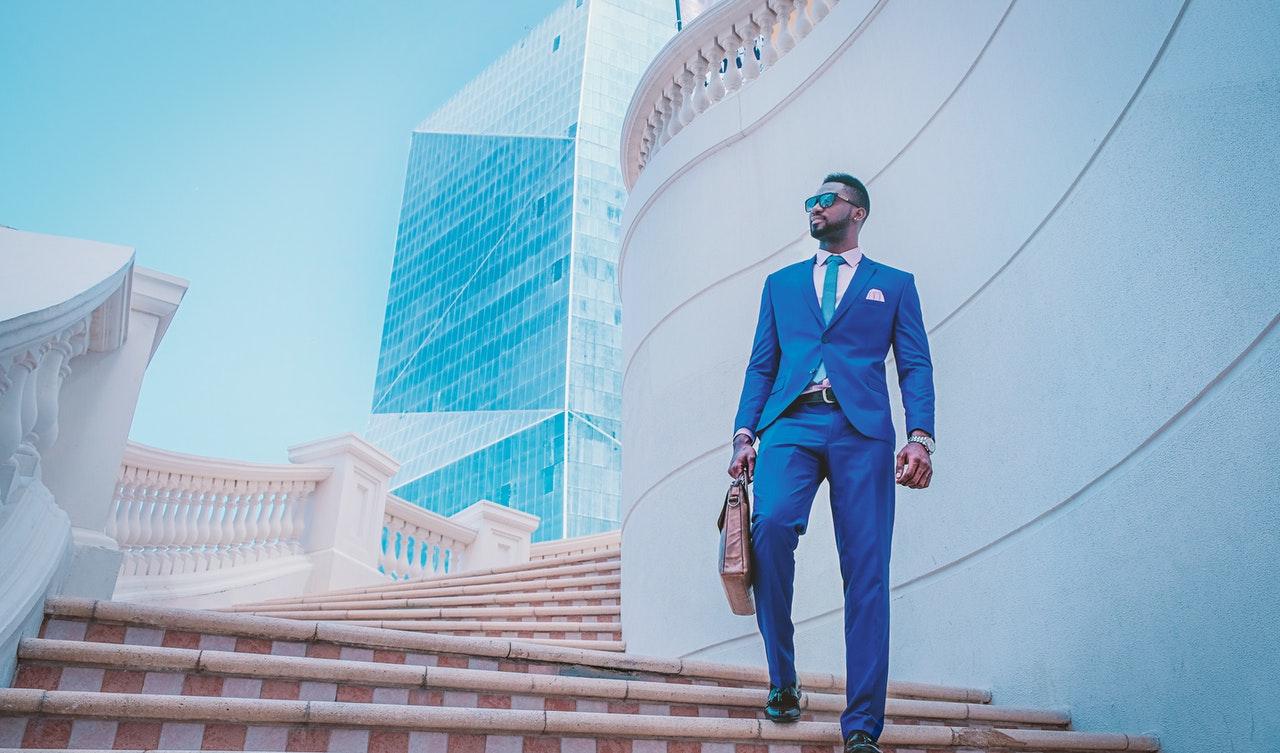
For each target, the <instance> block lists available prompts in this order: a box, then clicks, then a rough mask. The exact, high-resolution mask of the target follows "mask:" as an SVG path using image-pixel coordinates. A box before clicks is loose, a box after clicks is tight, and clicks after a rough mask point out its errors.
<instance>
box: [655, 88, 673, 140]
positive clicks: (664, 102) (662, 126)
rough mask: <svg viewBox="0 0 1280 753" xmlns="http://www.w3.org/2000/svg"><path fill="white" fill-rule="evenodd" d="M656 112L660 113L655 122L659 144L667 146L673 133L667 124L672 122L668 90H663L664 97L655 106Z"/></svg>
mask: <svg viewBox="0 0 1280 753" xmlns="http://www.w3.org/2000/svg"><path fill="white" fill-rule="evenodd" d="M654 112H656V113H657V115H658V119H657V122H656V123H655V128H656V130H657V134H658V146H660V147H661V146H665V145H666V143H667V142H668V141H670V140H671V133H670V132H669V131H668V130H667V126H669V125H670V124H671V95H670V94H669V93H668V92H667V90H663V92H662V97H661V98H660V99H659V100H658V104H657V105H655V106H654Z"/></svg>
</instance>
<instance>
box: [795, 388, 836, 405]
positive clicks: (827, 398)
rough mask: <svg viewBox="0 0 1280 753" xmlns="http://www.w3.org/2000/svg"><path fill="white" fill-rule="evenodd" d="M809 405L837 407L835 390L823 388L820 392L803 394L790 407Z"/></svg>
mask: <svg viewBox="0 0 1280 753" xmlns="http://www.w3.org/2000/svg"><path fill="white" fill-rule="evenodd" d="M809 403H823V404H825V405H839V404H840V403H838V402H836V393H835V390H833V389H831V388H830V387H824V388H823V389H822V391H820V392H817V391H815V392H805V393H804V394H802V395H800V397H798V398H796V399H795V400H794V401H792V403H791V404H792V405H806V404H809Z"/></svg>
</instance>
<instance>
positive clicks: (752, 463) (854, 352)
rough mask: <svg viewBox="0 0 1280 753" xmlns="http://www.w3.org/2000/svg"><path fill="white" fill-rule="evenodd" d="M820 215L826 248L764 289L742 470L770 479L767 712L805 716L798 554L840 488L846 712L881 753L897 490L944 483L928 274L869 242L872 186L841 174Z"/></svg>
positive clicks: (760, 554) (742, 429)
mask: <svg viewBox="0 0 1280 753" xmlns="http://www.w3.org/2000/svg"><path fill="white" fill-rule="evenodd" d="M805 210H806V211H807V212H808V214H809V234H810V235H812V236H813V237H814V238H815V239H817V241H818V253H817V255H816V256H814V257H812V258H809V259H806V260H805V261H802V262H799V263H797V264H792V265H790V266H788V267H783V268H782V269H780V270H778V271H776V272H774V273H773V274H771V275H769V277H768V278H767V279H766V280H765V283H764V292H763V295H762V296H761V300H760V318H759V321H758V323H757V324H756V336H755V343H754V345H753V346H752V348H751V360H750V362H749V363H748V364H747V373H746V380H745V382H744V384H743V386H742V397H741V399H740V400H739V402H738V414H737V416H736V418H735V419H734V425H735V426H736V427H737V432H736V433H735V434H734V437H733V448H734V451H733V460H732V461H731V463H730V465H729V475H730V476H733V477H734V478H737V477H739V476H740V475H742V474H744V473H745V474H746V475H747V477H748V478H754V480H755V505H756V507H755V511H754V514H753V515H752V518H751V550H752V557H753V566H754V573H755V578H754V582H753V584H752V586H753V590H754V593H755V600H756V620H757V623H758V624H759V626H760V634H761V636H762V637H763V638H764V645H765V655H766V658H767V660H768V664H769V679H770V685H771V686H772V687H771V688H770V692H769V700H768V703H767V704H766V705H765V714H766V716H768V717H769V718H770V719H772V720H773V721H776V722H793V721H796V720H797V719H799V718H800V707H801V693H800V688H799V684H798V682H797V679H796V669H795V647H794V634H795V627H794V625H793V624H792V622H791V600H792V593H793V585H794V581H795V550H796V545H797V544H798V543H799V540H800V536H801V534H803V533H804V532H805V528H806V527H807V526H808V522H809V510H810V508H811V507H812V506H813V498H814V495H815V494H816V493H817V490H818V485H819V484H820V483H821V482H822V481H823V479H826V480H827V481H828V483H829V487H830V490H831V516H832V519H833V520H834V522H835V535H836V548H837V550H838V551H839V556H840V574H841V576H842V579H843V581H844V637H845V677H846V683H847V685H846V698H847V705H846V707H845V710H844V713H843V714H841V717H840V727H841V732H842V733H843V735H844V745H845V751H846V753H880V748H879V747H878V746H877V744H876V740H877V739H878V738H879V737H880V733H881V731H882V730H883V728H884V707H885V696H886V693H887V690H888V682H889V548H890V542H891V539H892V536H893V510H894V481H895V480H896V481H897V483H898V484H901V485H902V486H905V487H908V488H911V489H924V488H925V487H927V486H928V485H929V482H930V480H931V479H932V476H933V466H932V464H931V463H930V455H932V453H933V449H934V448H933V434H934V429H933V365H932V363H931V362H930V359H929V341H928V337H927V335H926V333H925V329H924V321H923V319H922V317H921V314H920V297H919V295H918V294H917V293H916V286H915V278H914V277H913V276H912V275H911V274H909V273H907V272H903V271H902V270H899V269H894V268H893V267H890V266H888V265H887V264H881V263H879V262H877V261H873V260H871V259H869V258H867V257H866V256H864V255H863V253H862V250H861V249H860V248H859V246H858V232H859V231H860V230H861V229H862V226H863V225H864V224H865V223H866V221H867V216H868V215H869V214H870V212H871V199H870V196H868V194H867V189H866V186H864V185H863V184H862V182H861V181H859V180H858V179H857V178H855V177H853V176H851V175H847V174H845V173H833V174H831V175H828V176H827V177H826V178H825V179H824V180H823V182H822V185H821V186H820V187H819V188H818V192H817V194H815V195H814V196H811V197H809V199H807V200H806V201H805ZM890 347H892V348H893V354H894V362H895V366H896V367H897V371H898V385H899V387H900V388H901V391H902V404H903V408H904V409H905V411H906V426H907V433H908V435H909V437H908V440H907V442H906V444H905V445H904V446H903V447H902V449H901V450H900V451H899V452H898V453H897V460H896V464H895V461H894V454H893V447H894V441H895V435H894V427H893V421H892V417H891V415H890V412H889V390H888V385H887V384H886V382H885V363H884V362H885V356H886V354H887V353H888V351H889V348H890ZM757 437H758V438H759V440H760V449H759V457H758V459H757V455H756V449H755V447H754V444H755V440H756V438H757Z"/></svg>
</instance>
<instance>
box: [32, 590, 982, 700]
mask: <svg viewBox="0 0 1280 753" xmlns="http://www.w3.org/2000/svg"><path fill="white" fill-rule="evenodd" d="M45 611H46V613H48V614H50V615H53V616H58V617H69V618H72V619H80V620H88V619H93V620H101V621H104V622H113V623H122V624H133V625H138V626H144V627H161V628H168V629H174V630H184V631H194V632H202V631H203V632H208V633H213V634H219V635H229V636H238V637H245V638H259V639H275V640H284V641H309V640H317V641H325V642H330V643H337V644H341V645H348V646H356V647H361V648H372V649H392V650H404V651H416V652H426V653H430V652H433V651H435V652H443V653H454V654H465V655H472V656H481V657H490V658H499V659H508V658H509V659H525V660H530V661H542V662H551V663H566V664H579V665H584V666H589V667H598V668H601V669H605V670H615V671H623V672H628V671H629V672H653V673H656V674H660V675H668V676H679V677H684V678H689V677H705V678H712V679H717V678H718V679H729V680H735V681H741V682H753V683H758V684H767V683H768V673H767V672H766V671H765V670H764V668H762V667H754V666H742V665H733V664H722V663H716V662H706V661H698V660H690V659H679V658H661V657H648V656H637V655H634V654H625V655H624V654H618V653H614V652H608V651H594V650H590V649H580V648H563V647H556V646H554V645H548V644H551V643H552V641H550V640H543V641H540V642H534V641H532V640H530V639H510V638H482V637H462V636H450V635H433V634H429V633H417V632H410V631H404V630H389V629H382V628H369V627H362V626H357V625H347V624H343V623H338V622H323V621H309V620H290V619H280V618H275V617H258V616H256V615H245V614H237V613H228V612H212V611H204V610H193V609H180V608H175V607H156V606H150V605H141V604H127V603H123V602H113V601H96V600H93V599H85V598H80V597H68V596H59V597H54V598H51V599H49V600H47V601H46V602H45ZM800 682H801V683H802V684H803V685H804V686H805V687H806V688H809V689H811V690H815V691H819V690H823V689H832V690H836V691H840V692H843V689H844V678H843V677H842V676H836V675H832V674H827V673H821V672H801V673H800ZM889 687H890V693H891V694H893V695H897V696H899V697H903V696H905V697H914V698H930V699H935V700H963V701H969V702H976V703H989V702H990V700H991V693H990V692H989V691H986V690H982V689H977V688H965V687H958V686H949V685H935V684H931V683H917V682H904V681H900V680H898V681H895V680H891V681H890V683H889Z"/></svg>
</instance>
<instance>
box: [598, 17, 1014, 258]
mask: <svg viewBox="0 0 1280 753" xmlns="http://www.w3.org/2000/svg"><path fill="white" fill-rule="evenodd" d="M888 2H889V0H877V2H876V4H875V5H874V6H873V7H872V8H871V10H869V11H868V12H867V13H866V15H865V16H864V17H863V18H862V20H861V21H860V22H859V23H858V25H857V27H856V28H854V29H853V31H851V32H850V33H849V36H848V37H846V38H845V40H844V41H843V42H842V43H841V44H840V45H838V46H837V47H836V49H834V50H832V51H831V53H830V54H828V55H827V56H826V58H824V59H823V61H822V62H821V63H819V64H818V65H815V66H813V70H812V72H810V73H809V75H808V76H807V77H805V78H804V80H803V81H801V82H799V83H798V84H797V85H796V86H794V87H791V88H789V89H787V93H786V95H784V96H783V97H782V98H781V99H779V100H778V101H777V102H776V103H774V104H773V106H772V107H770V108H769V109H768V110H766V111H765V112H764V114H762V115H761V116H760V117H758V118H756V119H755V120H754V121H752V122H751V123H747V124H743V125H742V127H741V128H739V129H738V130H737V131H736V132H734V133H732V134H730V135H728V136H726V137H725V138H723V139H721V140H719V141H717V142H716V143H714V144H712V145H710V146H708V147H707V148H706V149H704V150H702V152H700V153H699V154H697V155H695V156H694V157H693V158H691V159H689V160H688V161H686V162H685V163H683V164H682V165H680V167H679V168H678V169H676V170H675V171H674V172H673V173H672V174H671V175H668V176H666V178H664V179H663V181H662V182H661V183H660V184H659V185H657V186H655V187H654V189H653V190H652V191H649V192H648V194H647V195H646V196H645V199H644V203H643V204H641V205H640V207H639V208H638V209H637V210H636V211H635V212H634V213H630V212H628V213H627V215H626V224H625V227H624V228H623V230H622V239H621V243H620V244H619V248H620V251H619V256H618V279H619V280H621V279H622V278H623V275H624V273H625V266H626V260H627V255H628V254H627V252H628V249H629V247H630V244H631V236H632V234H633V233H634V231H635V227H636V224H637V223H638V222H639V221H640V219H641V218H642V217H643V216H644V215H645V214H646V213H647V212H648V210H649V208H650V207H651V206H652V204H653V202H654V199H655V197H656V196H658V195H659V194H661V193H662V191H663V189H665V188H666V187H667V186H669V185H671V183H673V182H674V181H675V180H676V179H677V178H679V177H681V176H682V175H684V174H685V173H687V172H689V170H691V169H692V168H693V167H695V166H697V165H698V164H699V163H701V162H703V161H704V160H706V159H707V158H708V157H710V156H712V155H713V154H715V153H717V152H719V151H721V150H722V149H724V148H726V147H728V146H729V145H731V144H733V143H734V142H737V141H740V140H742V139H744V138H746V137H747V136H750V135H751V134H752V133H754V132H755V131H756V130H758V129H759V128H760V127H761V126H763V125H764V124H765V123H767V122H769V121H770V120H772V119H773V118H774V116H776V115H777V114H778V113H779V112H781V110H782V108H784V107H786V106H787V105H788V104H789V103H791V102H792V101H793V100H794V99H795V98H796V97H798V96H800V93H801V92H803V91H804V90H805V89H806V88H807V87H808V86H809V85H810V84H812V83H813V81H814V79H816V78H817V77H818V76H820V75H822V72H823V71H825V70H826V68H827V67H828V66H829V65H830V64H831V62H832V61H833V60H835V59H836V58H837V57H839V56H840V55H842V54H844V52H845V51H846V50H848V49H849V47H851V46H852V45H853V44H854V43H855V42H856V41H857V40H858V39H859V38H860V37H861V36H862V35H863V33H864V32H865V31H866V29H867V27H868V26H870V25H871V23H872V22H873V21H874V20H875V18H876V16H878V15H879V14H880V11H881V10H882V9H883V8H884V6H885V5H887V4H888ZM1012 4H1013V0H1010V7H1012ZM720 5H723V6H725V9H724V11H723V12H722V13H721V14H718V15H717V16H715V17H714V18H717V19H719V20H720V22H723V20H724V18H725V17H727V16H728V17H731V16H732V14H731V13H729V6H733V9H734V10H737V11H738V12H741V8H739V7H738V6H745V5H750V3H747V2H744V1H743V0H732V1H731V2H724V3H721V4H720ZM717 7H719V6H717ZM840 9H841V6H839V5H837V6H836V7H835V9H834V10H832V11H831V12H832V13H833V14H836V13H839V12H840ZM1005 13H1006V15H1007V13H1008V9H1006V11H1005ZM709 15H710V14H709V13H707V14H704V15H702V16H699V17H698V18H697V19H695V21H694V23H693V24H690V25H689V27H687V29H686V30H685V31H683V32H681V34H685V33H687V32H688V30H689V29H692V28H694V24H696V23H697V22H698V21H701V20H702V19H703V18H707V17H708V16H709ZM824 21H825V19H824ZM709 23H710V21H708V24H709ZM704 33H705V32H704ZM679 39H680V34H677V35H676V37H675V38H674V39H672V40H671V42H668V44H667V47H671V46H672V44H674V43H675V42H676V41H678V40H679ZM706 44H708V42H706V41H705V40H704V41H703V45H704V46H705V45H706ZM695 49H696V47H695ZM666 52H667V48H666V47H664V48H663V50H662V51H661V52H659V53H658V57H656V58H654V62H653V63H652V64H650V66H649V68H648V69H647V70H646V71H645V77H644V78H642V79H641V86H640V87H637V89H636V94H635V96H633V97H632V99H631V105H630V107H628V109H627V117H626V118H625V119H624V120H623V124H622V133H623V142H622V152H621V154H620V155H619V158H620V162H619V164H620V165H622V168H623V175H624V178H625V176H626V175H627V169H628V168H627V167H626V166H627V164H628V156H627V155H628V151H627V149H628V148H629V147H628V146H627V145H628V143H629V141H628V139H629V138H630V137H629V133H630V129H632V128H639V129H640V130H641V132H643V128H644V125H645V124H647V122H648V121H647V119H646V120H644V121H641V122H640V123H634V122H632V121H633V118H634V119H638V117H639V116H638V112H637V111H636V109H635V108H637V104H636V103H637V102H638V101H640V96H641V93H642V89H641V87H643V86H645V85H646V82H647V81H648V79H649V77H650V75H651V74H653V72H654V71H655V70H667V69H666V68H659V63H660V61H661V60H663V59H664V58H663V55H664V53H666ZM671 54H672V55H674V54H675V53H674V52H672V53H671ZM654 75H655V76H656V74H654ZM760 75H761V76H765V75H768V71H765V72H763V73H761V74H760ZM650 85H653V84H650ZM665 87H666V85H665V84H664V85H663V87H662V88H663V89H665ZM661 91H662V89H660V90H659V91H658V95H657V96H661ZM742 92H743V89H738V90H737V91H735V92H732V93H730V94H729V95H728V96H726V97H725V98H724V99H722V100H721V101H720V102H719V103H718V104H723V103H724V102H728V101H730V100H733V99H735V98H737V97H739V96H741V95H742ZM646 101H648V102H650V104H651V105H652V101H653V100H652V99H649V100H646ZM686 127H696V126H694V125H693V124H690V125H689V126H686ZM637 149H638V147H637ZM638 177H639V171H638V170H637V171H636V178H637V179H638ZM635 183H636V179H626V186H627V190H628V191H631V190H632V189H633V188H635ZM628 207H630V198H628Z"/></svg>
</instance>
